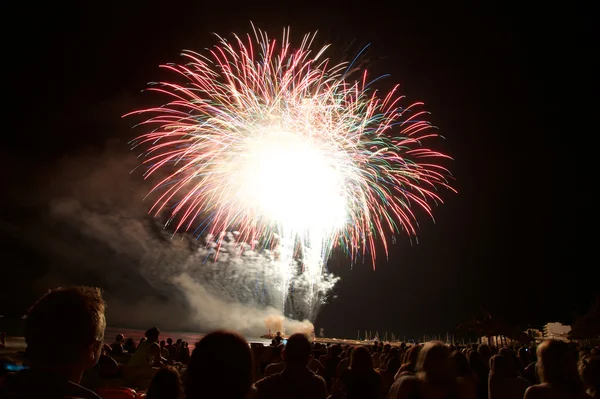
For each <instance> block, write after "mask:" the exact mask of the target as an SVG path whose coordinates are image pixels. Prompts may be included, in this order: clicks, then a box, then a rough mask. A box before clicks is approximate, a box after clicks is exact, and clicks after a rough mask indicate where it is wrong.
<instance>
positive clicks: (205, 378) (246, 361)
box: [185, 331, 289, 399]
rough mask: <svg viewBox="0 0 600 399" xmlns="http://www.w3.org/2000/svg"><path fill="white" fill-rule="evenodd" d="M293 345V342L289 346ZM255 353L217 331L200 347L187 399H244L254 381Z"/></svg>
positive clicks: (193, 359)
mask: <svg viewBox="0 0 600 399" xmlns="http://www.w3.org/2000/svg"><path fill="white" fill-rule="evenodd" d="M288 343H289V342H288ZM253 367H254V366H253V361H252V353H251V352H250V346H249V345H248V342H246V340H245V339H244V338H243V337H242V336H241V335H239V334H237V333H234V332H229V331H215V332H212V333H210V334H208V335H206V336H205V337H204V338H202V339H201V340H200V342H198V343H197V344H196V347H195V349H194V351H193V352H192V356H191V358H190V362H189V365H188V375H187V381H186V386H185V395H186V399H198V398H204V397H207V395H208V394H210V393H211V392H214V391H215V390H216V391H217V392H219V395H218V396H219V398H224V399H243V398H245V397H246V395H247V394H248V392H249V390H250V386H251V385H252V381H253V375H252V374H253Z"/></svg>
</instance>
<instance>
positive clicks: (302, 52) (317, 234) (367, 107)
mask: <svg viewBox="0 0 600 399" xmlns="http://www.w3.org/2000/svg"><path fill="white" fill-rule="evenodd" d="M217 38H218V44H217V45H215V46H214V47H213V48H211V49H208V50H207V51H206V52H205V53H203V54H199V53H195V52H192V51H185V52H184V53H183V56H184V57H185V58H186V59H187V62H186V63H185V64H168V65H163V68H166V69H168V70H170V71H172V72H174V73H175V74H178V75H179V81H180V82H181V83H180V84H176V83H170V82H159V83H155V84H153V85H152V86H151V87H150V88H149V90H151V91H155V92H159V93H161V94H162V95H164V96H167V97H168V98H169V99H170V100H169V101H168V102H167V103H166V104H164V105H162V106H161V107H156V108H149V109H144V110H139V111H135V112H132V113H130V114H128V115H132V114H147V115H149V116H148V119H147V120H145V121H144V122H142V123H141V125H147V126H151V128H152V130H151V131H150V132H149V133H146V134H143V135H142V136H140V137H138V138H137V139H136V140H135V141H134V146H142V147H143V148H144V149H145V153H144V156H143V163H144V164H145V165H146V166H147V169H146V172H145V176H146V178H148V177H150V176H152V175H155V174H156V175H160V176H161V178H160V179H159V180H160V181H159V183H158V184H156V186H155V187H154V188H153V189H152V191H151V192H152V193H157V195H156V197H157V199H156V202H155V203H154V205H153V207H152V209H151V212H152V213H154V214H155V215H158V214H162V213H163V211H166V212H169V214H170V218H169V220H168V224H171V225H172V226H173V228H174V229H175V230H178V231H182V230H185V231H189V230H193V231H195V232H196V233H197V234H200V233H208V234H211V235H213V236H219V234H222V233H223V232H227V231H236V232H238V233H237V237H238V239H239V240H241V241H243V242H248V243H257V242H260V243H262V245H268V246H270V247H271V248H277V250H278V252H279V253H280V257H281V258H282V259H288V260H290V259H292V258H293V257H295V256H297V252H298V251H299V252H300V255H301V258H302V259H303V260H302V264H303V265H304V269H305V272H306V273H308V274H309V276H310V280H311V281H313V282H314V283H315V284H317V283H318V281H319V278H320V277H319V276H320V275H321V274H322V271H323V270H322V269H323V265H324V264H325V262H326V260H327V258H328V257H329V255H330V253H331V250H332V249H333V248H334V247H335V246H337V245H339V246H341V247H342V248H344V250H346V251H347V253H348V254H349V255H350V256H352V257H354V256H356V255H361V256H368V257H371V258H372V260H373V265H375V258H376V250H375V242H376V240H381V241H382V242H383V245H384V248H385V252H386V254H387V250H388V241H387V238H386V235H390V233H391V234H396V233H399V232H401V231H404V232H405V233H406V234H408V235H409V236H414V235H416V228H415V226H416V215H415V213H414V211H413V209H414V208H415V207H418V208H421V209H423V210H425V212H426V213H427V214H429V215H430V216H432V204H436V203H441V202H442V199H441V197H440V195H439V194H438V191H437V190H438V189H439V188H440V187H441V188H446V189H450V190H452V191H453V189H452V188H451V187H450V186H449V184H448V182H447V177H448V176H449V172H448V171H447V170H446V169H445V168H444V167H442V166H441V165H439V164H438V161H439V160H441V159H445V158H448V156H446V155H444V154H442V153H440V152H437V151H434V150H431V149H428V148H427V147H425V144H426V142H428V141H430V139H434V138H436V137H438V134H437V132H436V130H435V129H434V128H433V127H432V126H431V124H430V123H429V122H427V121H426V117H427V112H426V111H424V110H422V109H421V107H422V105H423V104H422V103H414V104H412V105H408V106H406V107H403V106H402V104H401V100H402V99H403V97H402V96H400V95H399V94H398V86H395V87H394V88H393V89H392V90H391V91H390V92H388V93H387V94H385V95H381V94H380V93H379V92H378V91H377V90H375V89H374V88H372V87H371V85H370V83H372V82H371V81H370V80H369V79H368V76H367V72H366V71H359V70H356V68H354V67H353V65H352V64H349V63H342V64H332V63H331V62H330V60H329V59H328V58H326V57H325V52H326V50H327V46H326V47H323V48H320V49H317V50H314V49H312V44H313V41H314V39H315V34H309V35H306V36H304V39H303V41H302V42H301V43H300V45H299V47H296V48H295V47H293V46H292V45H291V43H290V40H289V29H286V30H284V33H283V37H282V39H281V41H280V40H274V39H271V38H269V37H268V36H267V35H266V33H264V32H262V31H260V30H257V29H254V31H253V34H248V35H246V36H245V37H241V36H237V35H234V36H233V40H231V41H230V40H227V39H225V38H223V37H219V36H217ZM163 172H166V174H163ZM432 217H433V216H432ZM285 263H286V262H283V264H284V266H283V267H282V275H284V274H286V273H288V272H289V271H286V270H285V269H286V267H287V266H285ZM288 264H289V262H288ZM288 274H289V275H291V274H290V273H288ZM282 281H284V283H283V286H282V288H281V289H282V291H285V290H286V289H287V286H288V285H289V281H287V280H286V278H285V277H284V278H283V279H282ZM284 306H285V304H284Z"/></svg>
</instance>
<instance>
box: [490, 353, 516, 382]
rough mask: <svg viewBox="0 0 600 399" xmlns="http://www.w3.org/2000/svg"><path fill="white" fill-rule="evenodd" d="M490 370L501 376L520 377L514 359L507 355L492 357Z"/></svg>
mask: <svg viewBox="0 0 600 399" xmlns="http://www.w3.org/2000/svg"><path fill="white" fill-rule="evenodd" d="M490 371H491V372H492V374H494V375H496V376H500V377H518V376H519V373H518V372H517V368H516V366H515V362H514V360H513V359H512V358H511V357H509V356H505V355H494V356H492V358H491V359H490Z"/></svg>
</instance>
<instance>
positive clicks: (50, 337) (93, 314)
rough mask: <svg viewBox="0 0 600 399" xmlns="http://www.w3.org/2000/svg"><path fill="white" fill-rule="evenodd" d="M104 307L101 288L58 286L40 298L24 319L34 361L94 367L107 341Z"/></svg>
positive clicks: (29, 347)
mask: <svg viewBox="0 0 600 399" xmlns="http://www.w3.org/2000/svg"><path fill="white" fill-rule="evenodd" d="M104 309H105V303H104V300H103V299H102V293H101V291H100V289H99V288H92V287H71V288H58V289H56V290H53V291H50V292H49V293H47V294H46V295H44V296H43V297H42V298H40V299H39V300H38V301H37V302H36V303H35V304H34V305H33V307H31V309H30V310H29V313H28V315H27V318H26V320H25V341H26V342H27V354H28V355H29V356H30V357H31V360H32V362H33V363H34V365H35V364H37V365H46V366H75V365H76V366H79V367H80V368H81V369H82V370H85V369H87V368H91V367H93V366H94V365H95V364H96V363H97V362H98V359H99V358H100V354H101V351H102V345H103V341H104V328H105V327H106V320H105V318H104ZM57 345H60V351H59V352H57V350H56V348H57Z"/></svg>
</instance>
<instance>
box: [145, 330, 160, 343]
mask: <svg viewBox="0 0 600 399" xmlns="http://www.w3.org/2000/svg"><path fill="white" fill-rule="evenodd" d="M144 336H145V337H146V339H147V340H148V342H157V341H158V337H159V336H160V330H159V329H158V328H156V327H152V328H150V329H148V330H146V334H144Z"/></svg>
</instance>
